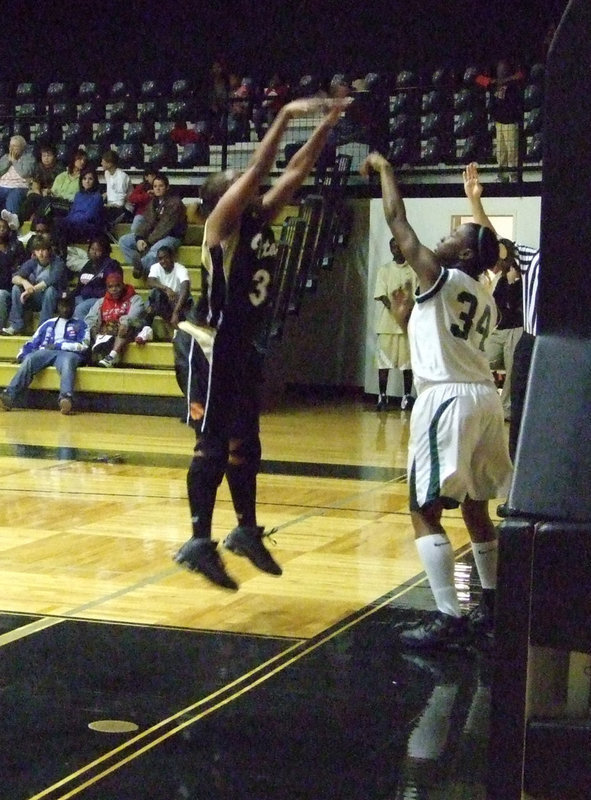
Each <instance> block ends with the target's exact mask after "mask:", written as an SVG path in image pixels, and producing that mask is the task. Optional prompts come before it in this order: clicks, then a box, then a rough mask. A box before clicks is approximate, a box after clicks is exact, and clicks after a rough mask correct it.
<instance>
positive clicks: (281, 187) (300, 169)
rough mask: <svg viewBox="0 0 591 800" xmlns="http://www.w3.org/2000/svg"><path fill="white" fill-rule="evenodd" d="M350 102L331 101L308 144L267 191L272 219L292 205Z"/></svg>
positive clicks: (265, 205) (265, 204) (265, 199)
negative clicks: (293, 199)
mask: <svg viewBox="0 0 591 800" xmlns="http://www.w3.org/2000/svg"><path fill="white" fill-rule="evenodd" d="M350 102H351V98H349V97H345V98H342V99H341V100H332V101H328V105H329V108H328V111H327V113H326V114H325V116H324V117H323V119H322V121H321V122H320V123H319V124H318V125H317V126H316V128H315V130H314V132H313V133H312V135H311V136H310V138H309V139H308V141H307V142H306V143H305V144H304V145H303V146H302V147H300V149H299V150H298V151H297V152H296V153H295V154H294V155H293V157H292V158H291V159H290V161H289V164H288V165H287V167H286V168H285V171H284V173H283V174H282V175H281V177H280V178H279V179H278V180H277V182H276V183H275V185H274V186H273V187H272V188H271V189H269V191H267V192H265V194H264V196H263V208H264V209H265V211H266V212H267V215H268V216H269V217H270V218H271V217H273V216H274V215H275V214H277V212H278V211H280V209H281V208H283V206H284V205H286V204H287V203H289V201H290V200H291V198H292V197H293V195H294V194H295V192H296V191H297V190H298V189H299V187H300V186H301V185H302V183H303V182H304V180H305V179H306V178H307V176H308V175H309V174H310V172H311V170H312V167H313V166H314V164H315V163H316V159H317V158H318V156H319V155H320V152H321V150H322V148H323V147H324V145H325V144H326V140H327V138H328V134H329V133H330V131H331V130H332V128H334V126H335V125H336V123H337V122H338V120H339V117H340V116H341V112H342V111H343V110H344V109H345V108H346V107H347V105H349V103H350ZM324 105H327V101H324Z"/></svg>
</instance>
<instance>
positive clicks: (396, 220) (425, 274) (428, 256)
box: [360, 153, 441, 292]
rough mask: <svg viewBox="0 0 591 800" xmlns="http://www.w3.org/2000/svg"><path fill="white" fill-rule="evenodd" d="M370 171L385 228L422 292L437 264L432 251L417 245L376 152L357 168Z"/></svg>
mask: <svg viewBox="0 0 591 800" xmlns="http://www.w3.org/2000/svg"><path fill="white" fill-rule="evenodd" d="M372 170H373V171H375V172H377V173H378V175H379V176H380V182H381V186H382V202H383V205H384V214H385V217H386V222H387V223H388V227H389V228H390V230H391V232H392V235H393V236H394V238H395V239H396V241H397V242H398V246H399V247H400V251H401V253H402V255H403V256H404V258H405V259H406V260H407V261H408V263H409V264H410V266H411V267H412V268H413V270H414V271H415V272H416V273H417V276H418V278H419V283H420V287H421V292H424V291H426V290H427V289H429V288H430V287H431V286H433V284H434V283H435V281H436V280H437V278H438V276H439V273H440V271H441V267H440V265H439V263H438V261H437V259H436V257H435V254H434V253H433V251H432V250H429V248H428V247H425V245H423V244H421V242H420V241H419V239H418V237H417V235H416V233H415V232H414V230H413V228H412V227H411V226H410V225H409V222H408V220H407V218H406V209H405V207H404V201H403V199H402V196H401V194H400V191H399V189H398V184H397V182H396V178H395V177H394V172H393V170H392V167H391V165H390V162H389V161H388V160H387V159H386V158H384V156H382V155H380V153H370V154H369V156H368V157H367V158H366V159H365V161H364V162H363V164H362V165H361V170H360V171H361V174H362V175H365V176H366V177H367V176H369V175H370V173H371V171H372Z"/></svg>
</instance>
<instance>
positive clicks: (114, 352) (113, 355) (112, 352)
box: [109, 350, 117, 358]
mask: <svg viewBox="0 0 591 800" xmlns="http://www.w3.org/2000/svg"><path fill="white" fill-rule="evenodd" d="M109 356H110V357H111V358H117V351H116V350H111V352H110V353H109Z"/></svg>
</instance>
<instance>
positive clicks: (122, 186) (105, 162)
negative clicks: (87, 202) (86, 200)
mask: <svg viewBox="0 0 591 800" xmlns="http://www.w3.org/2000/svg"><path fill="white" fill-rule="evenodd" d="M101 166H102V168H103V169H104V171H105V173H104V174H105V183H106V184H107V191H106V192H105V193H104V195H103V200H104V201H105V217H106V221H107V224H108V225H115V224H116V223H117V222H126V221H127V220H128V219H129V218H130V216H131V209H132V206H131V204H130V202H129V195H130V193H131V189H132V185H131V178H130V177H129V175H128V174H127V173H126V172H124V170H122V169H121V167H120V166H119V156H118V154H117V153H116V152H115V151H114V150H106V151H105V152H104V153H103V155H102V158H101Z"/></svg>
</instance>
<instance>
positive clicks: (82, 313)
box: [73, 295, 98, 319]
mask: <svg viewBox="0 0 591 800" xmlns="http://www.w3.org/2000/svg"><path fill="white" fill-rule="evenodd" d="M97 300H98V298H97V297H87V298H86V300H84V299H83V298H82V297H80V295H78V296H77V297H76V298H75V300H74V303H75V304H76V306H75V308H74V314H73V316H74V319H84V318H85V317H86V315H87V314H88V312H89V311H90V309H91V308H92V307H93V305H94V304H95V303H96V301H97Z"/></svg>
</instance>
